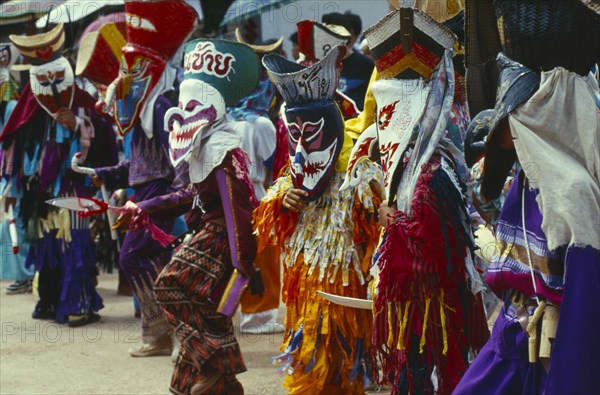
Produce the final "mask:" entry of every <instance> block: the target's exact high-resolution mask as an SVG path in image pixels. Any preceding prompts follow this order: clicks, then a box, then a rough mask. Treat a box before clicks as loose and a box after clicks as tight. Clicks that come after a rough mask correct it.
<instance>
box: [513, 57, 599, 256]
mask: <svg viewBox="0 0 600 395" xmlns="http://www.w3.org/2000/svg"><path fill="white" fill-rule="evenodd" d="M541 77H542V78H541V83H540V88H539V90H538V91H537V92H536V93H535V94H534V95H533V96H532V97H531V99H529V101H527V102H526V103H525V104H523V105H522V106H521V107H520V108H518V109H517V110H516V111H514V112H513V113H512V114H511V116H510V117H509V123H510V128H511V132H512V135H513V137H514V139H515V140H514V145H515V149H516V151H517V155H518V157H519V161H520V163H521V166H522V168H523V170H524V171H525V174H526V175H527V179H528V181H529V185H530V186H531V187H534V188H538V189H539V191H540V192H539V195H538V198H537V202H538V205H539V207H540V211H541V212H542V216H543V221H542V230H543V231H544V233H545V234H546V237H547V238H548V247H549V248H550V249H551V250H556V249H557V248H558V247H562V246H576V247H585V246H592V247H593V248H595V249H600V143H599V142H600V94H599V90H598V81H596V79H595V78H594V76H593V75H592V74H589V75H587V76H585V77H582V76H580V75H578V74H576V73H572V72H569V71H567V70H565V69H563V68H560V67H559V68H556V69H554V70H551V71H548V72H544V73H542V76H541Z"/></svg>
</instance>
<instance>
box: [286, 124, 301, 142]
mask: <svg viewBox="0 0 600 395" xmlns="http://www.w3.org/2000/svg"><path fill="white" fill-rule="evenodd" d="M288 130H289V136H290V140H291V141H292V142H294V143H296V144H298V141H299V140H300V137H302V131H301V130H300V129H298V128H297V127H295V126H292V125H288Z"/></svg>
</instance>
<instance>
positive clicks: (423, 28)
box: [348, 8, 488, 394]
mask: <svg viewBox="0 0 600 395" xmlns="http://www.w3.org/2000/svg"><path fill="white" fill-rule="evenodd" d="M401 16H402V18H401ZM411 20H412V21H413V22H412V23H410V22H409V23H408V25H409V26H403V25H406V24H407V23H406V22H405V21H411ZM400 21H402V22H401V23H400ZM410 25H412V26H410ZM405 29H406V31H408V32H410V34H409V35H408V36H406V35H404V34H401V33H402V32H404V30H405ZM365 36H366V39H367V41H368V43H369V48H370V49H371V52H372V54H373V56H374V58H375V67H376V69H377V75H374V78H373V82H372V83H371V86H370V90H371V92H372V95H373V96H372V97H371V96H370V94H369V93H368V94H367V98H366V101H368V102H367V103H366V104H365V111H369V110H371V111H374V112H375V114H374V116H373V114H364V115H362V116H361V119H358V120H357V121H353V122H350V123H351V126H354V127H357V128H358V129H360V128H361V127H362V126H364V125H366V123H368V122H369V119H373V120H374V121H375V123H374V124H372V125H371V126H369V127H367V129H366V130H364V131H363V132H362V134H361V135H360V137H359V138H358V141H357V142H356V144H355V146H354V149H353V153H352V156H351V162H350V163H359V160H361V159H362V158H369V157H371V156H373V152H374V151H375V152H377V151H378V154H379V158H380V161H381V166H382V169H383V172H384V180H385V181H384V189H385V199H386V200H387V201H388V204H390V205H392V204H394V205H395V206H396V208H397V211H396V213H395V214H394V217H393V218H392V219H391V222H390V223H389V224H388V226H387V227H386V228H385V232H384V233H383V236H382V240H381V243H380V245H379V249H378V252H377V256H376V259H375V265H376V266H375V267H376V270H377V271H378V274H379V279H378V282H377V283H376V286H375V291H374V293H375V297H374V306H373V311H374V329H373V338H372V341H373V347H374V353H373V355H374V364H377V363H379V364H380V365H381V368H382V376H380V382H390V383H391V384H392V386H393V389H392V393H394V394H400V393H419V392H420V391H425V392H427V391H433V389H434V384H433V383H432V380H431V375H432V372H433V369H434V367H435V374H436V378H437V380H436V381H437V392H438V393H441V394H448V393H450V392H451V391H452V389H453V388H454V386H455V385H456V383H457V382H458V380H459V379H460V377H461V376H462V374H463V373H464V371H465V370H466V368H467V353H468V352H469V351H471V350H473V351H475V352H476V351H477V349H478V348H479V347H481V346H482V345H483V343H484V342H485V340H486V339H487V336H488V331H487V324H486V322H485V314H484V311H483V305H482V301H481V295H480V291H481V279H480V278H479V275H478V273H477V272H476V270H475V268H474V266H473V261H472V258H471V256H472V252H473V249H474V241H473V238H472V232H471V228H470V219H469V215H468V212H467V208H466V197H465V194H466V186H465V185H466V181H467V168H466V166H465V163H464V154H463V152H462V147H463V139H464V132H465V130H466V127H467V124H468V114H467V113H466V109H465V106H464V98H463V97H462V95H460V91H459V90H458V89H457V88H456V78H455V69H454V64H453V56H454V50H453V49H454V48H455V47H456V43H457V41H456V37H455V36H454V35H453V34H452V32H450V30H448V29H447V28H445V27H444V26H443V25H441V24H439V23H438V22H436V21H435V20H434V19H432V18H431V17H429V16H428V15H427V14H425V13H423V12H421V11H419V10H413V9H411V8H403V9H400V10H397V11H394V12H392V13H390V14H388V15H387V16H386V17H385V18H383V19H382V20H381V21H380V22H379V23H378V24H376V25H375V26H373V27H371V28H369V29H367V31H365ZM406 37H408V39H406V40H405V39H404V38H406ZM355 130H356V129H355ZM358 131H359V132H360V130H358ZM375 156H376V155H375ZM355 179H356V176H355V170H354V169H353V167H352V166H349V168H348V182H349V183H350V184H352V183H354V182H356V181H355Z"/></svg>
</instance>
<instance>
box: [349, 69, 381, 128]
mask: <svg viewBox="0 0 600 395" xmlns="http://www.w3.org/2000/svg"><path fill="white" fill-rule="evenodd" d="M378 79H379V76H378V74H377V70H375V69H373V74H371V80H370V81H369V88H368V89H367V94H366V95H365V103H364V106H363V110H362V112H361V113H360V114H358V117H356V118H352V119H349V120H347V121H346V134H347V135H348V136H349V137H350V138H352V139H354V140H358V137H359V136H360V135H361V134H362V132H364V131H365V129H366V128H368V127H369V126H371V125H372V124H373V122H375V111H377V104H376V103H375V97H374V96H373V92H371V84H372V83H373V81H377V80H378Z"/></svg>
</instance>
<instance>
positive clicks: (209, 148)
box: [188, 117, 242, 184]
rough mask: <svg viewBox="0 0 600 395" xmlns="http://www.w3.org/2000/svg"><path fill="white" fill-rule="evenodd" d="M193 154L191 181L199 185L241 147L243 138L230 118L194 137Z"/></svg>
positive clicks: (216, 123) (222, 119)
mask: <svg viewBox="0 0 600 395" xmlns="http://www.w3.org/2000/svg"><path fill="white" fill-rule="evenodd" d="M192 145H193V148H192V154H191V155H190V156H189V159H188V160H189V164H190V181H191V182H192V184H198V183H201V182H202V181H204V180H205V179H206V178H207V177H208V176H209V175H210V173H211V172H212V171H213V170H214V169H215V168H217V167H218V166H219V165H220V164H221V163H223V159H225V156H226V155H227V153H228V152H230V151H233V150H234V149H236V148H239V147H241V145H242V137H241V136H240V134H239V133H238V131H236V130H235V128H234V127H233V122H231V120H229V118H228V117H223V118H221V119H219V120H218V121H216V122H214V123H212V124H210V125H206V126H205V127H204V128H203V129H202V130H201V131H200V132H199V133H197V134H196V136H195V137H194V141H193V142H192Z"/></svg>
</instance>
